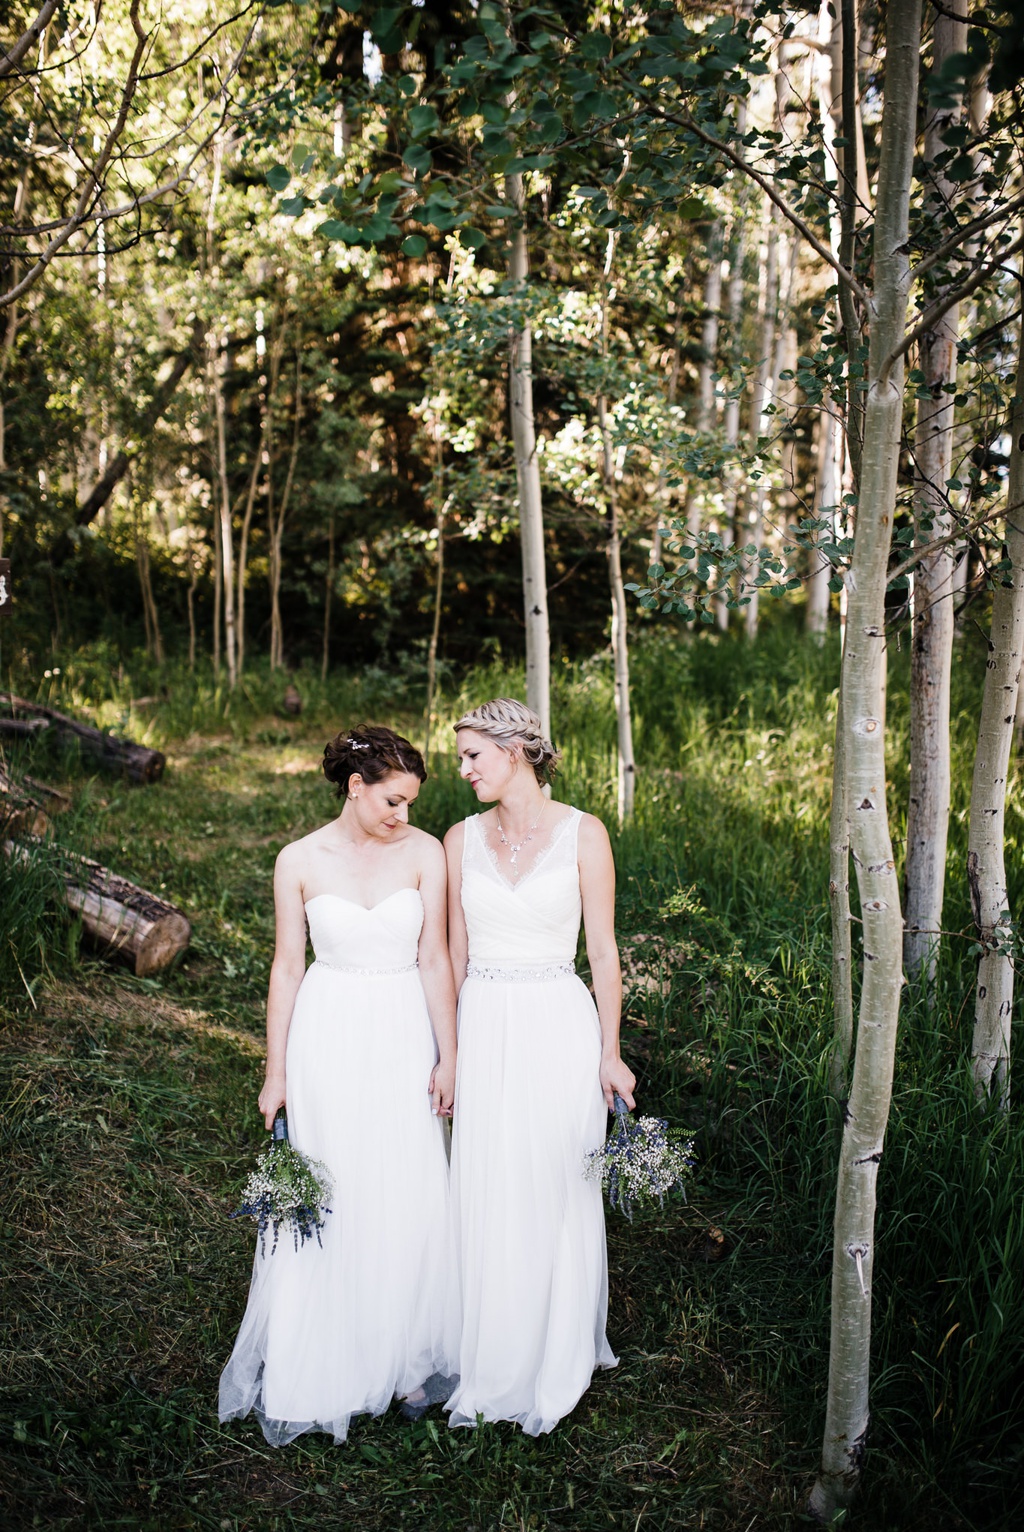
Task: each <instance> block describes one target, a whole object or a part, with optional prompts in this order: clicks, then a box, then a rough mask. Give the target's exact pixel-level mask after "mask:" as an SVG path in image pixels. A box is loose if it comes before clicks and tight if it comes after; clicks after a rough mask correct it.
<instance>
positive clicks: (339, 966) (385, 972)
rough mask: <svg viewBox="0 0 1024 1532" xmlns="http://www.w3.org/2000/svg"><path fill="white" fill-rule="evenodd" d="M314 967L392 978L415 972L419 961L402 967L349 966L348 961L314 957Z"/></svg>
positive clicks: (361, 976)
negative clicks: (332, 960)
mask: <svg viewBox="0 0 1024 1532" xmlns="http://www.w3.org/2000/svg"><path fill="white" fill-rule="evenodd" d="M312 966H313V967H314V968H329V969H330V970H331V972H332V973H351V974H355V976H356V977H357V978H359V979H390V978H391V976H392V974H396V973H415V972H416V970H417V968H418V967H419V966H420V965H419V963H403V964H402V966H401V968H349V966H348V964H347V963H328V962H327V961H326V959H325V958H314V959H313V965H312Z"/></svg>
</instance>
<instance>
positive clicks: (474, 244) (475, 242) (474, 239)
mask: <svg viewBox="0 0 1024 1532" xmlns="http://www.w3.org/2000/svg"><path fill="white" fill-rule="evenodd" d="M459 242H460V244H463V245H465V246H466V248H467V249H468V250H479V249H480V247H481V246H482V245H485V244H486V243H487V235H486V234H484V233H482V232H481V231H480V230H479V229H474V228H473V227H472V225H469V226H468V227H464V228H461V229H460V230H459Z"/></svg>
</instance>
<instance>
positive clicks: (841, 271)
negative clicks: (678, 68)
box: [653, 107, 874, 314]
mask: <svg viewBox="0 0 1024 1532" xmlns="http://www.w3.org/2000/svg"><path fill="white" fill-rule="evenodd" d="M653 111H654V112H655V114H656V115H657V116H659V117H660V118H661V119H662V120H663V121H664V122H674V123H675V124H676V126H677V127H680V128H685V129H686V131H687V132H689V133H692V134H693V135H694V137H695V138H699V139H700V140H701V142H702V143H704V144H707V146H708V148H709V149H717V150H718V152H719V154H722V155H724V156H725V158H726V159H727V160H728V161H729V162H730V164H732V165H735V166H736V169H737V170H741V171H742V172H743V174H744V175H745V176H749V177H750V179H751V180H752V181H753V182H755V184H756V185H758V186H759V187H760V188H761V190H762V191H763V192H764V194H765V196H766V197H767V198H768V200H769V201H770V202H774V204H775V206H776V207H777V208H778V210H779V212H780V213H781V214H782V216H783V218H785V219H786V220H787V221H788V222H789V223H791V224H792V225H793V227H794V229H796V230H797V231H798V232H799V233H800V234H801V235H802V236H803V238H804V239H805V240H806V241H807V243H808V244H809V245H810V246H811V248H812V249H813V250H815V251H816V252H817V254H818V255H820V257H821V259H822V260H823V261H824V262H825V263H826V265H828V266H831V268H832V270H833V271H834V272H835V274H836V276H837V277H838V278H839V280H840V282H841V283H843V284H844V285H845V286H846V287H847V288H849V290H850V291H851V292H852V293H853V294H854V296H855V297H856V298H858V299H859V301H860V302H861V303H862V304H863V305H864V307H865V309H866V310H867V312H868V313H869V314H871V313H873V312H874V304H873V303H872V300H871V298H870V296H869V294H868V293H867V291H866V290H865V289H864V288H863V287H862V286H861V284H860V283H859V282H858V281H857V278H856V277H855V276H854V275H853V273H852V272H851V271H848V270H847V269H846V267H845V266H844V265H843V264H842V262H841V261H839V260H837V259H836V257H835V256H834V255H833V254H832V251H831V250H830V249H829V247H828V245H826V244H824V243H823V242H822V241H821V240H820V239H819V238H818V236H817V235H816V234H815V232H814V230H813V229H812V228H811V226H810V224H808V223H806V222H805V221H804V219H803V218H801V217H800V214H799V213H798V212H796V210H795V209H794V208H791V207H790V205H789V203H788V202H787V201H786V199H785V198H784V197H781V196H780V195H779V193H778V192H777V191H776V190H775V188H774V186H773V185H772V183H771V181H770V180H769V179H768V177H767V176H763V175H762V174H761V172H760V171H759V170H755V169H754V167H753V165H751V164H749V163H748V161H747V160H745V159H744V158H743V156H742V155H741V154H737V152H736V150H735V149H733V148H732V146H731V145H730V144H727V143H725V142H724V141H723V140H722V139H720V138H716V137H715V136H714V134H713V133H707V132H705V130H704V129H703V128H702V127H699V126H698V124H697V123H695V122H694V120H693V118H692V117H690V115H689V114H688V113H687V114H685V115H681V116H677V115H676V114H675V113H674V112H666V111H663V110H661V109H660V108H658V107H654V108H653Z"/></svg>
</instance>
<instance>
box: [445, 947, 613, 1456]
mask: <svg viewBox="0 0 1024 1532" xmlns="http://www.w3.org/2000/svg"><path fill="white" fill-rule="evenodd" d="M600 1058H601V1040H600V1027H599V1023H598V1018H597V1012H596V1010H595V1008H594V1003H593V1001H592V999H591V997H590V994H589V992H588V990H587V989H586V986H585V985H584V984H583V983H582V982H581V981H580V980H579V979H578V978H576V977H574V976H572V975H566V976H564V977H559V978H556V979H549V980H546V981H543V982H536V983H535V982H522V981H518V980H517V981H504V980H501V979H477V978H469V979H467V980H466V983H465V985H464V986H463V989H462V994H461V996H460V1000H459V1078H458V1087H457V1091H456V1099H455V1135H454V1147H453V1155H452V1199H453V1207H454V1213H455V1222H456V1230H457V1239H458V1247H459V1257H460V1268H461V1282H462V1301H463V1310H464V1318H463V1327H462V1346H461V1349H460V1372H461V1382H460V1385H459V1387H458V1389H457V1390H456V1391H455V1393H454V1394H453V1396H452V1398H451V1400H450V1401H449V1405H448V1408H449V1409H450V1410H451V1417H450V1418H451V1424H452V1425H454V1426H460V1425H474V1424H475V1423H476V1419H477V1416H478V1415H482V1416H483V1418H484V1420H488V1421H493V1420H511V1421H516V1422H518V1424H519V1425H521V1426H522V1428H523V1430H524V1431H526V1432H528V1433H529V1434H530V1435H531V1436H537V1435H539V1434H540V1433H541V1432H544V1431H550V1430H551V1429H552V1427H553V1426H554V1425H556V1424H557V1422H558V1421H559V1420H560V1419H561V1418H562V1417H563V1416H564V1415H567V1414H568V1413H569V1411H570V1410H571V1409H573V1407H574V1406H575V1405H576V1403H577V1402H578V1401H579V1398H580V1396H581V1394H582V1393H583V1392H584V1390H585V1389H586V1387H587V1385H588V1384H589V1382H590V1379H591V1375H592V1373H593V1371H594V1368H595V1367H614V1366H615V1363H616V1358H615V1356H614V1355H613V1354H612V1351H611V1349H610V1347H609V1345H608V1340H607V1337H606V1335H605V1323H606V1317H607V1309H608V1258H607V1250H606V1245H605V1230H604V1208H603V1203H602V1198H601V1188H600V1186H599V1185H598V1184H597V1183H595V1182H593V1181H589V1180H586V1179H585V1178H584V1174H583V1172H584V1165H585V1155H586V1152H587V1150H588V1149H592V1148H595V1147H597V1146H598V1145H600V1144H601V1143H603V1141H604V1137H605V1129H606V1126H607V1111H606V1108H605V1104H604V1097H603V1094H602V1092H601V1088H600V1085H599V1082H598V1070H599V1066H600Z"/></svg>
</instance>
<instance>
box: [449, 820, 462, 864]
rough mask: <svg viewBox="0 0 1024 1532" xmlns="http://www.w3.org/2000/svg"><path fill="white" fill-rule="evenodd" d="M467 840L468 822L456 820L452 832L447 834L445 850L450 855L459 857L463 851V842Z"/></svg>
mask: <svg viewBox="0 0 1024 1532" xmlns="http://www.w3.org/2000/svg"><path fill="white" fill-rule="evenodd" d="M465 838H466V821H465V820H464V819H459V820H456V822H455V824H453V825H452V827H451V829H450V830H447V831H446V832H445V837H444V849H445V850H446V851H447V852H449V853H450V854H454V855H455V856H458V855H459V854H460V853H461V851H462V842H463V841H464V840H465Z"/></svg>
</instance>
